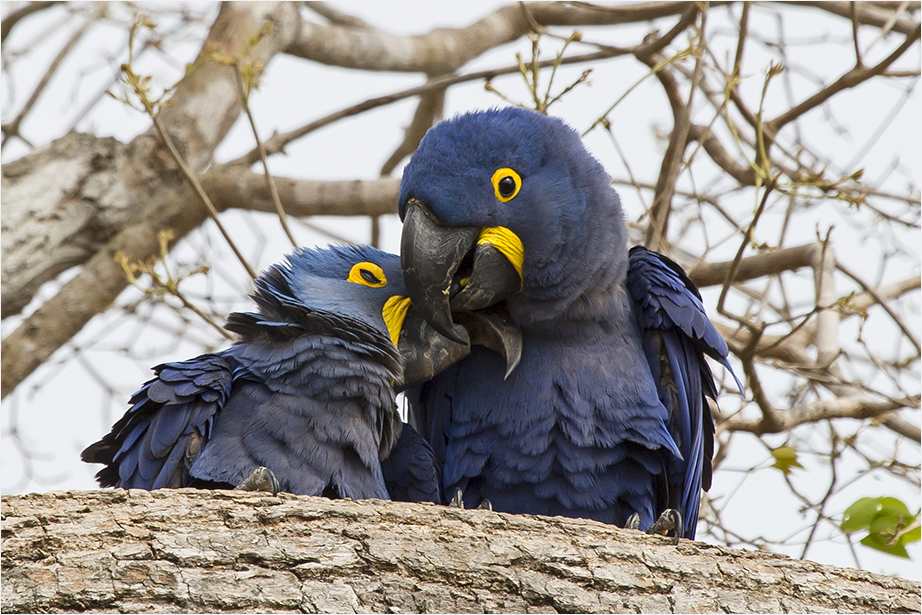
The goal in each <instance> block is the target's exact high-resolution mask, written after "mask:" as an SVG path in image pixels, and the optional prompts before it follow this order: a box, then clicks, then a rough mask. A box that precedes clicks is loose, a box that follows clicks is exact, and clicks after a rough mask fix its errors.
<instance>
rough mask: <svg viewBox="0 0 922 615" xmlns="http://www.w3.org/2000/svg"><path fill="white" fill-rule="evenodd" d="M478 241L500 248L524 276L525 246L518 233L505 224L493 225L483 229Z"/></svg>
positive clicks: (520, 275) (520, 274)
mask: <svg viewBox="0 0 922 615" xmlns="http://www.w3.org/2000/svg"><path fill="white" fill-rule="evenodd" d="M477 243H478V244H481V243H485V244H488V245H491V246H493V247H494V248H496V249H497V250H499V251H500V252H501V253H502V254H503V256H505V257H506V258H507V259H509V262H510V263H512V266H513V267H515V270H516V271H517V272H518V274H519V277H520V278H521V277H522V263H523V262H524V261H525V247H524V246H523V245H522V240H521V239H519V237H518V235H516V234H515V233H513V232H512V231H510V230H509V229H507V228H506V227H504V226H491V227H488V228H484V229H481V231H480V236H479V237H478V238H477Z"/></svg>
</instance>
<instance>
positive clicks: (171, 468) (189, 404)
mask: <svg viewBox="0 0 922 615" xmlns="http://www.w3.org/2000/svg"><path fill="white" fill-rule="evenodd" d="M154 371H155V372H156V374H157V377H156V378H154V379H152V380H149V381H148V382H146V383H145V384H144V386H142V387H141V389H140V390H138V391H137V392H136V393H135V394H134V395H132V396H131V399H130V403H131V407H130V408H129V409H128V411H127V412H126V413H125V415H124V416H123V417H122V418H121V419H119V421H118V422H116V423H115V425H113V427H112V431H111V432H109V433H108V434H107V435H106V436H105V437H103V439H102V440H100V441H99V442H96V443H95V444H92V445H90V446H89V447H87V449H86V450H84V451H83V453H82V455H81V457H82V459H83V461H86V462H87V463H104V464H106V467H105V468H103V469H102V470H100V471H99V472H98V473H97V474H96V478H97V479H98V480H99V484H100V485H101V486H103V487H122V488H124V489H161V488H174V489H175V488H179V487H188V486H190V485H191V484H192V483H193V482H195V479H194V478H192V477H191V476H190V475H189V466H190V465H191V463H192V461H194V459H195V458H196V456H197V455H198V454H199V452H200V451H201V449H202V447H203V446H204V445H205V443H206V442H207V441H208V438H209V437H210V435H211V429H212V425H213V424H214V420H215V417H216V416H217V414H218V413H219V412H220V411H221V409H222V408H223V407H224V404H225V402H226V401H227V398H228V396H229V395H230V392H231V387H232V385H233V372H234V369H233V366H232V365H231V364H230V363H229V362H228V360H227V358H226V357H225V356H223V355H222V354H206V355H202V356H199V357H196V358H194V359H189V360H188V361H183V362H181V363H165V364H162V365H158V366H157V367H155V368H154Z"/></svg>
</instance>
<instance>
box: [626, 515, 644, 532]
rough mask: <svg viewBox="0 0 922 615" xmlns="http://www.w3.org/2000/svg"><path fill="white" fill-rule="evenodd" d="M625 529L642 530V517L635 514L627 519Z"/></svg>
mask: <svg viewBox="0 0 922 615" xmlns="http://www.w3.org/2000/svg"><path fill="white" fill-rule="evenodd" d="M624 529H626V530H639V529H640V515H638V514H637V513H633V514H632V515H631V516H630V517H628V518H627V521H625V522H624Z"/></svg>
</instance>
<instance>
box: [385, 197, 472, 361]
mask: <svg viewBox="0 0 922 615" xmlns="http://www.w3.org/2000/svg"><path fill="white" fill-rule="evenodd" d="M479 234H480V230H479V229H478V228H477V227H474V226H463V227H449V226H440V225H439V224H437V223H436V221H435V220H434V218H433V216H432V214H431V213H429V211H428V210H427V209H425V207H424V206H423V205H422V204H421V203H420V202H419V201H416V200H411V201H410V202H409V203H407V208H406V214H405V216H404V222H403V234H402V235H401V239H400V266H401V268H402V269H403V279H404V282H406V285H407V292H408V293H409V295H410V299H411V300H412V301H413V305H414V306H415V307H416V309H417V310H418V311H419V313H420V315H421V316H422V317H423V318H424V319H425V320H426V322H428V323H429V324H431V325H432V326H433V328H435V330H436V331H438V332H439V333H441V334H442V335H444V336H445V337H447V338H448V339H450V340H453V341H455V342H458V343H460V344H464V343H467V342H468V338H467V333H466V332H465V331H464V329H463V328H462V327H460V326H458V325H456V324H454V322H453V321H452V319H451V306H450V304H449V300H450V298H451V297H450V295H451V285H452V279H453V278H454V276H455V273H457V271H458V269H459V268H460V266H461V263H462V262H463V261H464V258H465V257H466V256H467V254H468V252H470V250H471V248H473V247H474V244H475V243H476V242H477V237H478V235H479Z"/></svg>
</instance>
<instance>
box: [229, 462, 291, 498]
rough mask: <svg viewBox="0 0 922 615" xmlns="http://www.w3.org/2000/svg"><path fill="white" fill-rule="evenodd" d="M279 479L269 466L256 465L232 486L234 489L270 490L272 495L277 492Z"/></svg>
mask: <svg viewBox="0 0 922 615" xmlns="http://www.w3.org/2000/svg"><path fill="white" fill-rule="evenodd" d="M279 488H280V487H279V479H277V478H276V477H275V474H274V473H273V472H272V470H270V469H269V468H265V467H262V466H260V467H258V468H256V469H255V470H253V473H252V474H250V475H249V476H247V477H246V479H245V480H244V481H243V482H242V483H240V484H239V485H237V486H236V487H234V491H271V492H272V495H278V494H279Z"/></svg>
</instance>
